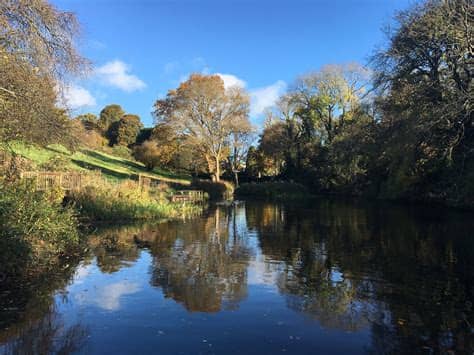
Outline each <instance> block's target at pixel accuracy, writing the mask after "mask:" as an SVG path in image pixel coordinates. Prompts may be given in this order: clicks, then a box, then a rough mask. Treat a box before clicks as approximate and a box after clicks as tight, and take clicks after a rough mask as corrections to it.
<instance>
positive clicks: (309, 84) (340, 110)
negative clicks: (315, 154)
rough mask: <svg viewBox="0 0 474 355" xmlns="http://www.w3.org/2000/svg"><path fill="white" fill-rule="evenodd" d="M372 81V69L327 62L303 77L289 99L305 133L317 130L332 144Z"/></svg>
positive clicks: (327, 142) (309, 133)
mask: <svg viewBox="0 0 474 355" xmlns="http://www.w3.org/2000/svg"><path fill="white" fill-rule="evenodd" d="M368 80H369V71H368V70H367V69H365V68H364V67H362V66H361V65H359V64H357V63H349V64H345V65H326V66H324V67H323V68H322V69H321V70H320V71H318V72H313V73H309V74H305V75H303V76H301V77H300V78H299V79H298V80H297V82H296V84H295V87H294V89H293V90H292V91H291V92H290V93H289V98H288V100H289V101H290V102H294V104H295V105H296V109H295V113H296V115H297V116H298V117H299V118H300V120H301V125H302V128H303V131H304V134H306V135H307V136H310V135H311V134H314V133H317V134H319V136H320V137H321V141H322V143H323V144H330V143H331V142H332V140H333V139H334V136H335V135H336V134H337V132H338V130H340V129H342V127H343V126H344V124H345V122H346V121H347V120H350V119H351V114H352V112H354V110H355V109H356V108H357V107H358V105H359V104H360V102H361V100H362V98H363V97H364V95H365V94H366V92H367V89H366V86H367V84H368ZM315 131H316V132H315Z"/></svg>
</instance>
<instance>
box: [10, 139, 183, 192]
mask: <svg viewBox="0 0 474 355" xmlns="http://www.w3.org/2000/svg"><path fill="white" fill-rule="evenodd" d="M12 149H13V151H14V152H15V153H16V154H19V155H21V156H23V157H25V158H27V159H30V160H32V161H33V162H34V163H35V164H37V165H41V164H44V163H46V162H47V161H48V160H50V159H52V158H54V157H57V156H61V157H65V158H66V159H67V161H68V163H67V164H66V168H68V169H72V170H100V171H101V172H102V174H103V175H104V177H106V178H108V179H109V180H113V181H121V180H125V179H130V178H132V177H135V178H136V175H138V174H143V175H146V176H148V177H150V178H153V179H157V180H161V181H164V182H169V183H175V184H182V185H189V184H190V181H191V178H190V176H187V175H182V174H174V173H172V172H169V171H165V170H161V169H158V168H155V169H154V170H153V171H148V170H146V169H145V167H144V165H143V164H141V163H139V162H137V161H134V160H133V159H127V158H123V157H118V156H114V155H111V154H107V153H105V152H101V151H97V150H90V149H80V150H77V151H76V152H70V151H68V150H67V149H66V148H65V147H63V146H62V145H59V144H53V145H49V146H48V147H46V148H41V147H36V146H28V145H25V144H23V143H21V142H16V143H14V144H12Z"/></svg>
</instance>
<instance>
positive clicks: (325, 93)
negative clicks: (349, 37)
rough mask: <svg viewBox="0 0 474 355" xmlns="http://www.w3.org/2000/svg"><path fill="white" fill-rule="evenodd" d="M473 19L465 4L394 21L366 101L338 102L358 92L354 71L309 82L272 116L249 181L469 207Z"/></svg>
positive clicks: (253, 155) (426, 8) (328, 70)
mask: <svg viewBox="0 0 474 355" xmlns="http://www.w3.org/2000/svg"><path fill="white" fill-rule="evenodd" d="M469 10H471V11H472V5H471V4H470V1H467V0H452V1H438V0H429V1H426V2H425V3H424V4H420V5H417V6H415V7H413V8H412V9H411V10H409V11H406V12H402V13H400V14H398V16H397V26H395V28H394V30H393V31H392V32H389V33H388V45H387V47H386V48H385V49H383V50H381V51H379V52H378V53H377V54H376V55H375V56H374V57H373V60H372V61H371V64H372V69H373V73H374V81H373V83H372V87H373V89H374V91H373V92H374V93H375V95H374V96H373V97H371V98H370V100H369V98H368V97H367V96H365V95H364V94H363V92H365V91H364V90H362V91H353V92H349V94H350V95H349V97H350V99H347V97H346V96H347V94H343V95H340V93H341V92H343V93H344V92H348V91H347V88H348V87H349V88H352V87H355V86H360V85H359V81H358V77H359V73H362V71H360V70H356V71H354V70H353V69H354V66H352V67H348V68H349V70H346V69H345V67H339V66H327V67H325V68H323V69H322V70H321V71H320V72H316V73H311V74H308V75H305V76H303V77H302V78H301V79H300V80H299V81H298V82H297V83H296V85H295V88H293V89H292V90H291V91H289V92H288V93H287V94H286V95H285V96H283V97H282V98H281V100H280V102H279V105H278V107H277V109H276V112H272V114H271V115H270V116H269V119H268V121H267V125H266V126H265V129H264V131H263V134H262V136H261V140H260V145H259V147H258V149H256V150H254V151H251V152H249V158H248V164H247V172H248V175H249V176H254V177H255V175H256V173H255V171H258V172H260V173H264V174H266V175H273V176H275V175H276V176H280V177H284V178H287V179H294V180H297V181H300V182H302V183H304V184H305V185H308V186H310V187H311V188H312V189H313V190H314V191H317V192H331V193H333V192H336V193H344V194H356V195H362V194H364V195H370V196H373V197H382V198H393V199H416V200H431V201H432V200H436V201H440V202H445V203H449V204H453V205H463V206H466V205H469V206H473V205H474V188H473V184H472V183H470V181H472V176H473V175H474V116H473V112H472V92H473V89H474V88H473V84H472V77H473V72H472V70H473V69H472V68H473V67H472V65H473V64H474V58H473V54H472V38H471V37H472V28H473V20H472V16H469ZM356 68H357V67H356ZM354 74H356V75H354ZM352 83H356V85H355V86H354V85H353V84H352ZM364 85H365V84H364ZM360 87H362V86H360ZM338 95H340V96H338ZM344 100H345V101H344ZM335 105H336V106H335ZM334 107H338V108H337V109H334ZM257 157H259V159H257ZM257 161H260V162H261V163H260V164H258V163H257Z"/></svg>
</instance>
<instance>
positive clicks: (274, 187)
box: [235, 182, 311, 200]
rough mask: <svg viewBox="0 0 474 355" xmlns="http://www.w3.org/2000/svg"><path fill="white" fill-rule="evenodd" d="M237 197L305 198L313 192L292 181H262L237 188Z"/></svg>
mask: <svg viewBox="0 0 474 355" xmlns="http://www.w3.org/2000/svg"><path fill="white" fill-rule="evenodd" d="M235 194H236V196H237V197H251V198H258V199H270V200H288V199H305V198H309V197H311V193H310V192H309V191H308V188H306V187H305V186H304V185H302V184H298V183H291V182H261V183H249V184H242V185H240V186H239V187H238V188H237V189H236V190H235Z"/></svg>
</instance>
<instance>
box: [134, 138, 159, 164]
mask: <svg viewBox="0 0 474 355" xmlns="http://www.w3.org/2000/svg"><path fill="white" fill-rule="evenodd" d="M133 156H134V158H135V159H136V160H138V161H139V162H141V163H143V164H145V167H146V168H147V169H148V170H150V171H151V170H153V169H154V168H155V167H156V166H158V165H159V164H160V163H161V161H162V160H161V159H162V155H161V151H160V149H159V148H158V145H157V144H156V142H153V141H145V142H143V143H142V144H141V145H138V146H136V147H135V149H134V150H133Z"/></svg>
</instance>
